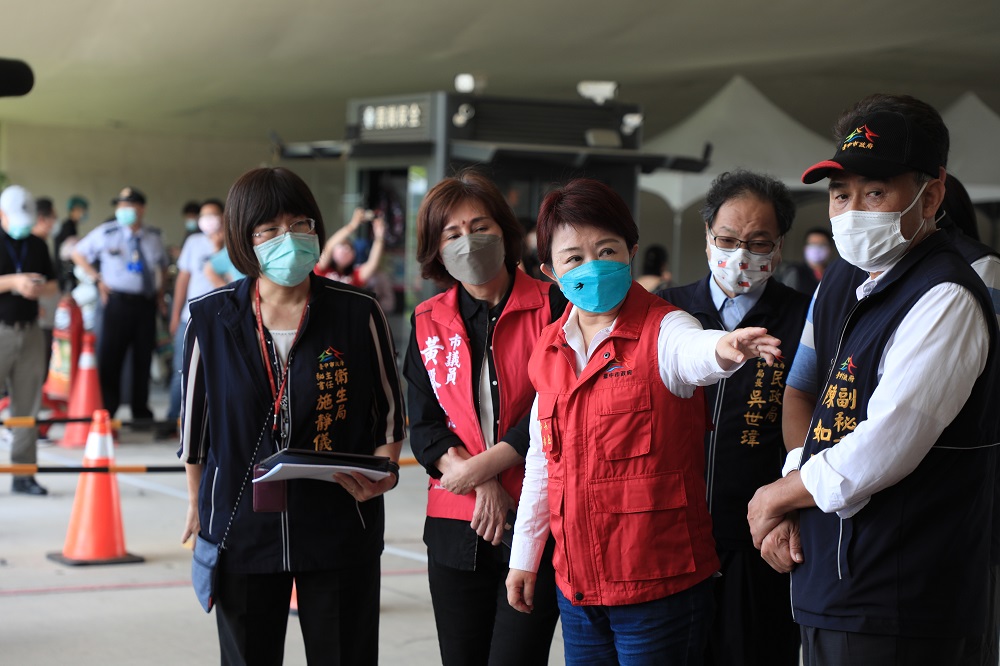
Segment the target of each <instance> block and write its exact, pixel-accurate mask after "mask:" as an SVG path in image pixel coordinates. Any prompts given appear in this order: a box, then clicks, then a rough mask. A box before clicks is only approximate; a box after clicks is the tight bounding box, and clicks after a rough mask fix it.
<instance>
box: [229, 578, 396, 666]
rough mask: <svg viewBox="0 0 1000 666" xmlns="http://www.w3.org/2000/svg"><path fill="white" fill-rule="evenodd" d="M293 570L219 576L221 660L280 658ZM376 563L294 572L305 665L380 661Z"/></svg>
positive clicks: (358, 665) (365, 665)
mask: <svg viewBox="0 0 1000 666" xmlns="http://www.w3.org/2000/svg"><path fill="white" fill-rule="evenodd" d="M292 579H293V576H292V574H290V573H278V574H249V575H246V574H228V573H226V569H225V565H224V564H223V565H222V569H221V570H220V574H219V581H218V586H219V589H218V592H217V594H216V597H217V599H216V604H215V612H216V622H217V624H218V629H219V651H220V653H221V657H222V664H223V666H228V665H233V666H236V665H242V664H262V665H270V664H281V662H282V659H283V658H284V654H285V633H286V630H287V628H288V606H289V602H290V600H291V595H292ZM380 579H381V573H380V568H379V561H378V560H377V559H376V560H375V561H374V562H372V563H371V564H366V565H365V566H363V567H357V568H352V569H342V570H337V571H316V572H309V573H297V574H295V576H294V580H295V593H296V598H297V600H298V607H299V625H300V627H301V628H302V639H303V641H304V642H305V648H306V661H307V663H309V664H311V665H313V664H322V665H324V666H326V665H329V666H377V664H378V612H379V597H380Z"/></svg>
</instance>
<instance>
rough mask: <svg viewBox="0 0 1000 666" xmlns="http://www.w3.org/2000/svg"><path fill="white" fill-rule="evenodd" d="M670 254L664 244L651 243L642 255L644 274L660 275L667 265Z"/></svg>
mask: <svg viewBox="0 0 1000 666" xmlns="http://www.w3.org/2000/svg"><path fill="white" fill-rule="evenodd" d="M669 259H670V254H669V253H668V252H667V248H665V247H663V246H662V245H657V244H654V245H650V246H649V247H647V248H646V252H645V253H643V255H642V274H643V275H659V274H660V273H662V272H663V269H664V268H666V266H667V261H669Z"/></svg>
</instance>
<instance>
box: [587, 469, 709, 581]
mask: <svg viewBox="0 0 1000 666" xmlns="http://www.w3.org/2000/svg"><path fill="white" fill-rule="evenodd" d="M590 489H591V492H592V493H593V499H594V503H593V506H594V507H595V509H596V511H597V513H596V515H595V520H596V522H597V525H596V527H597V533H598V535H600V545H599V547H600V549H601V559H602V561H603V565H604V566H603V569H604V575H605V576H607V577H608V579H609V580H613V581H642V580H657V579H661V578H669V577H670V576H679V575H682V574H686V573H691V572H693V571H694V570H695V561H694V554H693V552H692V548H691V537H690V529H689V528H688V520H687V504H688V502H687V491H686V488H685V486H684V475H683V473H681V472H679V471H676V472H666V473H663V474H654V475H650V476H639V477H628V478H624V479H622V478H618V479H608V480H606V481H603V480H598V481H592V482H591V485H590Z"/></svg>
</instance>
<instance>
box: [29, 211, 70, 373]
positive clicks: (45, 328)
mask: <svg viewBox="0 0 1000 666" xmlns="http://www.w3.org/2000/svg"><path fill="white" fill-rule="evenodd" d="M35 211H36V216H35V226H33V227H32V228H31V235H33V236H35V237H36V238H40V239H42V241H44V242H45V246H46V247H48V245H49V236H51V235H52V230H53V229H55V227H56V222H57V221H58V219H59V218H58V216H57V215H56V210H55V207H54V206H53V204H52V199H49V198H48V197H38V198H37V199H35ZM61 297H62V295H61V294H60V293H59V290H58V289H56V291H55V293H53V294H49V295H47V296H40V297H39V299H38V327H39V328H41V329H42V334H43V335H44V336H45V363H44V364H43V365H42V367H43V368H45V374H46V376H48V372H49V361H50V360H51V358H52V327H53V326H54V324H55V318H56V308H58V307H59V299H60V298H61Z"/></svg>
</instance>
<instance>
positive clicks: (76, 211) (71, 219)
mask: <svg viewBox="0 0 1000 666" xmlns="http://www.w3.org/2000/svg"><path fill="white" fill-rule="evenodd" d="M88 207H89V204H88V203H87V200H86V199H84V198H83V197H81V196H80V195H79V194H74V195H73V196H71V197H70V198H69V201H68V202H67V203H66V209H67V210H68V211H69V212H68V213H67V217H66V219H65V220H63V222H62V225H61V226H60V227H59V231H58V232H56V236H55V239H54V240H53V247H52V256H53V257H54V258H55V261H54V265H55V267H56V276H57V277H58V279H59V290H60V291H61V292H63V293H64V294H65V293H69V292H70V291H73V288H74V287H76V285H77V280H76V276H74V275H73V267H74V265H75V264H74V263H73V260H72V259H68V258H64V257H63V253H62V252H60V250H61V249H62V246H63V243H65V242H66V241H67V240H69V239H70V238H73V239H76V238H78V237H79V234H80V225H81V224H83V223H84V222H86V221H87V209H88Z"/></svg>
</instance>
